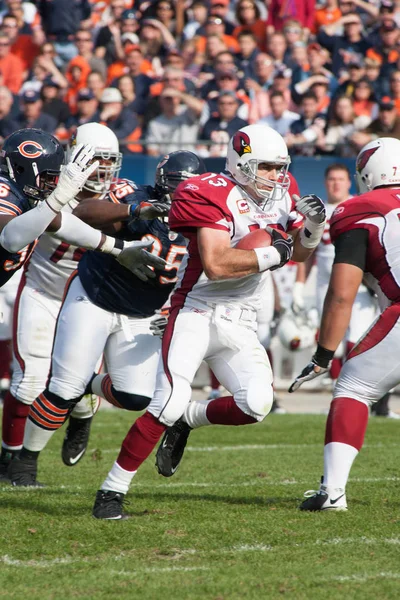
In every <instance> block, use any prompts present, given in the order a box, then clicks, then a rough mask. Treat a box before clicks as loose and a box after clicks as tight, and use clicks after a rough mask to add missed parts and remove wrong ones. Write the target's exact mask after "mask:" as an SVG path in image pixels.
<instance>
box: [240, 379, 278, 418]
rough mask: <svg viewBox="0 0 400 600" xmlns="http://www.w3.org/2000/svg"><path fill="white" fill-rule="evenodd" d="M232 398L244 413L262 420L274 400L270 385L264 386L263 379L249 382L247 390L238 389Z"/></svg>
mask: <svg viewBox="0 0 400 600" xmlns="http://www.w3.org/2000/svg"><path fill="white" fill-rule="evenodd" d="M234 400H235V402H236V404H237V406H238V407H239V408H240V409H241V410H242V411H243V412H244V413H246V415H250V416H251V417H253V418H254V419H257V421H262V420H263V419H265V417H266V416H267V415H268V414H269V413H270V411H271V408H272V403H273V400H274V394H273V390H272V386H271V385H269V386H266V385H265V381H263V382H259V383H257V382H253V383H250V385H249V387H248V389H247V390H240V391H239V392H238V393H236V394H235V396H234Z"/></svg>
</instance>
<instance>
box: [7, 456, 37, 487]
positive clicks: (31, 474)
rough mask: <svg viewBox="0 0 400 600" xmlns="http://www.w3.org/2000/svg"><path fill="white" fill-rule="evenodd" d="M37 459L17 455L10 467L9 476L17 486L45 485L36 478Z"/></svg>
mask: <svg viewBox="0 0 400 600" xmlns="http://www.w3.org/2000/svg"><path fill="white" fill-rule="evenodd" d="M36 475H37V460H28V459H26V458H25V459H21V458H20V457H19V456H17V457H15V458H14V459H13V460H12V461H11V462H10V465H9V467H8V477H9V479H10V480H11V483H12V485H14V486H16V487H20V486H21V487H37V488H41V487H44V485H43V484H42V483H39V482H38V481H37V480H36Z"/></svg>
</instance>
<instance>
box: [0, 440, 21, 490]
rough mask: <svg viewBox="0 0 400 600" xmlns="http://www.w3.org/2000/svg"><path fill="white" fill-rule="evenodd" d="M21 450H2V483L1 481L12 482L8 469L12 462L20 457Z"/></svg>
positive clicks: (0, 474)
mask: <svg viewBox="0 0 400 600" xmlns="http://www.w3.org/2000/svg"><path fill="white" fill-rule="evenodd" d="M19 452H20V451H19V450H8V449H7V448H2V449H1V456H0V482H1V481H10V478H9V476H8V469H9V466H10V462H11V461H12V460H13V458H15V457H16V456H18V454H19Z"/></svg>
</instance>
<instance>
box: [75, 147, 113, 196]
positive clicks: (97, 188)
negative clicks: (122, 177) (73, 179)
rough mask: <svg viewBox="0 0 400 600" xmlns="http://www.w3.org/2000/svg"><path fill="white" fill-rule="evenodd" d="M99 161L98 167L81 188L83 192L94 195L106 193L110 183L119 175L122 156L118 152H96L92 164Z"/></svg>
mask: <svg viewBox="0 0 400 600" xmlns="http://www.w3.org/2000/svg"><path fill="white" fill-rule="evenodd" d="M96 160H98V161H99V166H98V167H97V169H96V170H95V172H94V173H93V174H92V175H91V176H90V177H89V179H88V180H87V181H86V183H85V185H84V186H83V189H84V190H87V191H88V192H92V193H95V194H103V193H104V192H108V190H109V189H110V187H111V184H112V182H113V181H114V179H116V178H117V177H118V175H119V172H120V170H121V167H122V154H121V153H120V152H96V154H95V155H94V157H93V160H92V161H91V162H92V163H93V162H95V161H96Z"/></svg>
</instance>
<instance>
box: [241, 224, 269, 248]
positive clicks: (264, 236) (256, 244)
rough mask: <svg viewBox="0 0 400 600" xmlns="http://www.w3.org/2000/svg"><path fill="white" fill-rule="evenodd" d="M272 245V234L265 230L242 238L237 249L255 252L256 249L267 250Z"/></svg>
mask: <svg viewBox="0 0 400 600" xmlns="http://www.w3.org/2000/svg"><path fill="white" fill-rule="evenodd" d="M271 244H272V237H271V234H270V233H269V232H268V231H266V230H265V229H256V230H255V231H251V232H250V233H248V234H247V235H245V236H244V237H242V239H241V240H239V241H238V243H237V244H236V246H235V248H238V249H239V250H253V249H254V248H265V247H266V246H270V245H271Z"/></svg>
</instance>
